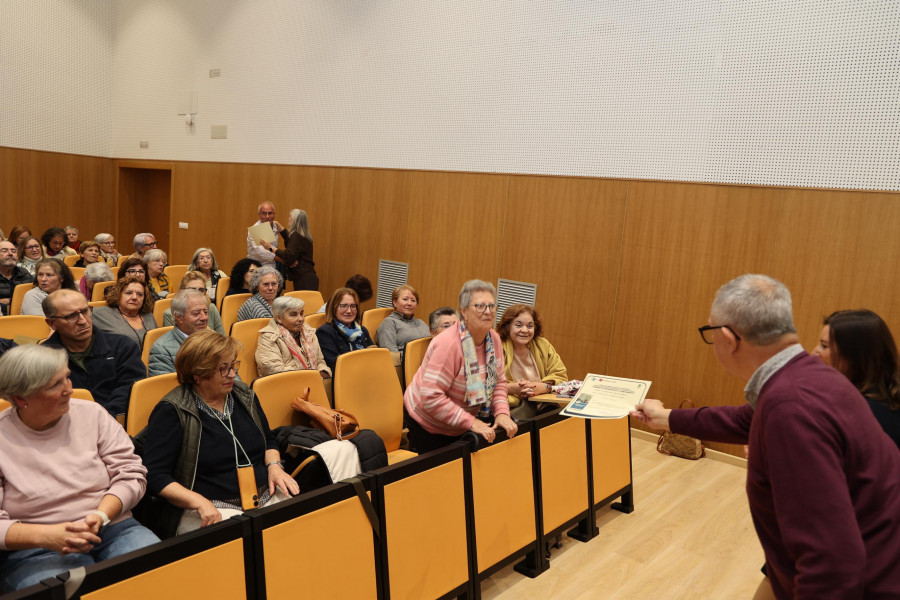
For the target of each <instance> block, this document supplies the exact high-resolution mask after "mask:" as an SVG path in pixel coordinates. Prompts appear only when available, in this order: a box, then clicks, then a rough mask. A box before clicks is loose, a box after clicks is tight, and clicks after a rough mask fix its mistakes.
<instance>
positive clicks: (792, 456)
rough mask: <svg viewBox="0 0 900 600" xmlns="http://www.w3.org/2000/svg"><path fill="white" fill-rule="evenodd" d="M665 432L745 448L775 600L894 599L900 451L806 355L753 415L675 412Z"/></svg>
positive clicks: (899, 560)
mask: <svg viewBox="0 0 900 600" xmlns="http://www.w3.org/2000/svg"><path fill="white" fill-rule="evenodd" d="M669 424H670V427H671V429H672V431H674V432H677V433H685V434H688V435H692V436H695V437H699V438H702V439H707V440H714V441H719V442H728V443H734V444H745V443H749V444H750V459H749V461H748V465H747V498H748V500H749V502H750V513H751V514H752V516H753V522H754V525H755V526H756V532H757V534H758V535H759V541H760V543H761V544H762V547H763V550H764V551H765V554H766V564H767V565H768V573H769V577H770V579H771V582H772V587H773V589H774V591H775V595H776V597H778V598H816V599H827V598H900V452H898V451H897V446H896V445H894V444H893V443H892V442H891V440H890V438H888V437H887V435H885V433H884V431H883V430H882V429H881V427H880V426H879V425H878V422H877V421H876V420H875V417H874V416H873V415H872V411H871V410H870V409H869V407H868V405H867V404H866V401H865V399H864V398H863V397H862V395H861V394H860V393H859V392H858V391H857V390H856V388H854V387H853V385H852V384H851V383H850V382H849V381H848V380H847V379H846V378H845V377H844V376H843V375H841V374H840V373H838V372H837V371H835V370H834V369H832V368H831V367H828V366H826V365H825V364H824V363H823V362H822V361H821V360H819V359H818V358H816V357H812V356H809V355H807V354H806V353H803V354H800V355H798V356H796V357H795V358H793V359H791V361H790V362H788V363H787V364H786V365H785V366H784V367H782V368H781V369H780V370H779V371H778V372H776V373H775V374H774V375H772V377H771V378H770V379H769V380H768V381H767V382H766V384H765V385H764V386H763V388H762V390H761V392H760V394H759V399H758V401H757V404H756V411H755V412H754V410H753V408H752V407H751V406H750V405H749V404H746V405H743V406H740V407H737V406H720V407H706V408H698V409H685V410H674V411H672V413H671V416H670V417H669ZM748 440H749V442H748Z"/></svg>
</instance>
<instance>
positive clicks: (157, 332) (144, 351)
mask: <svg viewBox="0 0 900 600" xmlns="http://www.w3.org/2000/svg"><path fill="white" fill-rule="evenodd" d="M173 327H174V326H173V325H169V326H168V327H157V328H156V329H151V330H149V331H148V332H147V333H146V334H144V345H143V346H142V347H141V360H142V361H144V366H145V367H148V368H149V367H150V349H151V348H153V343H154V342H156V340H158V339H159V338H161V337H162V336H164V335H165V334H167V333H169V332H170V331H172V329H173Z"/></svg>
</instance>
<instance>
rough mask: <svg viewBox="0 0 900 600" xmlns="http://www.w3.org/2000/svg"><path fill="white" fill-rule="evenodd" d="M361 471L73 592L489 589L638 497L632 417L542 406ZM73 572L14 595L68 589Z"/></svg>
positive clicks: (535, 565) (412, 594)
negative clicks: (581, 414) (512, 427)
mask: <svg viewBox="0 0 900 600" xmlns="http://www.w3.org/2000/svg"><path fill="white" fill-rule="evenodd" d="M563 478H565V481H561V480H562V479H563ZM358 483H359V486H360V487H361V489H355V488H354V485H353V484H351V483H349V482H342V483H337V484H334V485H330V486H327V487H325V488H321V489H318V490H315V491H312V492H309V493H304V494H301V495H300V496H298V497H296V498H293V499H291V500H289V501H286V502H283V503H281V504H278V505H275V506H272V507H268V508H263V509H258V510H252V511H248V512H246V513H244V515H241V516H239V517H234V518H232V519H229V520H227V521H225V522H223V523H219V524H216V525H213V526H211V527H208V528H205V529H200V530H198V531H195V532H192V533H189V534H186V535H183V536H179V537H176V538H172V539H170V540H167V541H164V542H162V543H160V544H156V545H154V546H151V547H148V548H145V549H142V550H138V551H136V552H133V553H131V554H128V555H125V556H122V557H120V558H117V559H115V560H114V561H109V562H106V563H100V564H97V565H94V566H91V567H88V568H87V569H86V572H85V573H84V579H83V581H82V582H81V583H80V584H78V582H77V581H75V582H72V583H71V585H70V589H68V590H66V592H67V596H66V597H70V598H73V599H74V600H77V599H79V598H85V599H91V600H104V599H106V598H137V599H140V598H159V597H172V596H173V595H174V596H176V597H194V596H198V595H203V596H210V597H224V598H251V599H253V598H259V599H264V598H288V597H293V596H298V595H302V596H304V597H310V598H325V597H346V598H398V599H399V598H416V599H427V598H449V597H459V596H462V597H469V598H480V597H481V583H482V581H483V580H484V579H485V578H486V577H488V576H490V575H491V574H493V573H494V572H496V571H497V570H499V569H500V568H503V567H504V566H506V565H508V564H512V563H516V570H517V571H520V572H522V573H524V574H526V575H529V576H532V577H535V576H538V575H540V574H541V573H543V572H545V571H546V570H547V569H549V568H550V562H549V560H548V558H547V555H546V554H545V548H546V545H547V543H548V542H550V541H551V540H553V539H555V537H556V536H557V535H559V534H561V533H563V532H565V531H569V530H570V529H571V528H573V527H574V529H571V531H569V535H570V536H572V537H574V538H576V539H579V540H582V541H587V540H589V539H591V538H593V537H595V536H596V535H597V533H598V530H597V527H596V511H597V510H598V509H599V508H600V507H602V506H604V505H606V504H608V503H609V502H611V501H612V500H613V499H615V498H619V497H621V499H622V502H621V503H616V504H613V506H614V507H616V508H618V509H619V510H622V511H624V512H630V511H631V510H632V509H633V495H632V482H631V456H630V436H629V422H628V419H617V420H594V421H587V420H582V419H571V418H565V417H562V416H560V415H559V414H549V415H540V416H539V417H537V418H536V419H534V420H530V421H523V422H522V424H521V427H520V429H519V433H518V434H517V435H516V437H514V438H512V439H506V438H505V437H504V435H503V434H502V433H501V434H500V435H498V440H497V441H496V442H495V443H494V444H491V445H487V446H484V447H478V445H477V443H475V439H474V438H473V439H472V440H465V441H461V442H457V443H455V444H451V445H450V446H447V447H446V448H443V449H440V450H436V451H434V452H430V453H428V454H425V455H422V456H419V457H416V458H413V459H411V460H409V461H405V462H403V463H401V464H394V465H390V466H388V467H385V468H384V469H379V470H378V471H375V472H373V473H369V474H366V475H363V476H361V477H360V478H359V482H358ZM436 515H439V518H437V517H436ZM519 561H521V562H519ZM198 573H205V574H206V576H203V577H198ZM66 579H67V576H66V575H62V576H60V577H59V578H57V579H51V580H46V581H44V582H42V583H41V584H39V585H38V586H34V587H32V588H29V589H28V590H23V591H21V592H19V593H17V594H16V595H15V596H14V597H15V598H19V599H21V598H29V599H30V600H37V599H39V598H54V597H60V596H55V595H54V594H61V593H62V587H63V585H64V583H63V581H64V580H66ZM10 598H13V596H10Z"/></svg>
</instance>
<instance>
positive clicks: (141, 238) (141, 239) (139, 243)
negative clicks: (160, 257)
mask: <svg viewBox="0 0 900 600" xmlns="http://www.w3.org/2000/svg"><path fill="white" fill-rule="evenodd" d="M147 238H153V239H154V240H155V239H156V236H155V235H153V234H152V233H139V234H137V235H136V236H134V251H135V252H140V251H141V248H143V246H144V244H146V243H147Z"/></svg>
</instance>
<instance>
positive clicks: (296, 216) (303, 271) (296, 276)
mask: <svg viewBox="0 0 900 600" xmlns="http://www.w3.org/2000/svg"><path fill="white" fill-rule="evenodd" d="M280 233H281V237H283V238H284V250H279V249H278V248H275V249H273V248H272V245H271V244H269V243H268V242H266V241H262V242H260V245H261V246H262V247H263V248H265V249H266V250H268V251H269V252H272V253H274V254H275V256H277V257H278V258H280V259H281V261H282V262H283V263H284V266H285V268H286V269H287V278H288V279H290V280H291V281H293V282H294V289H295V290H318V289H319V276H318V275H316V264H315V263H314V262H313V238H312V235H311V234H310V233H309V219H308V218H307V216H306V211H304V210H300V209H299V208H295V209H294V210H292V211H291V220H290V221H289V222H288V226H287V227H286V228H284V229H282V230H281V231H280Z"/></svg>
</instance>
